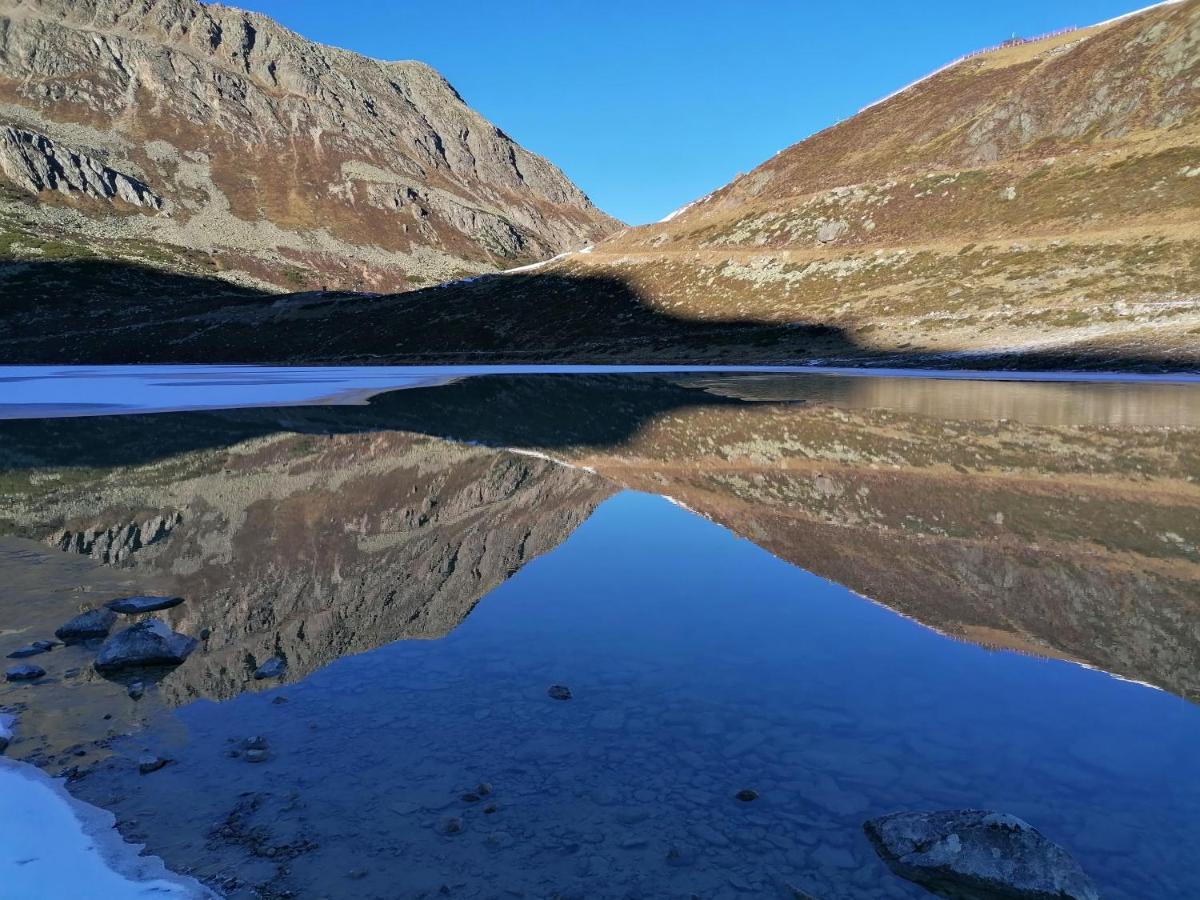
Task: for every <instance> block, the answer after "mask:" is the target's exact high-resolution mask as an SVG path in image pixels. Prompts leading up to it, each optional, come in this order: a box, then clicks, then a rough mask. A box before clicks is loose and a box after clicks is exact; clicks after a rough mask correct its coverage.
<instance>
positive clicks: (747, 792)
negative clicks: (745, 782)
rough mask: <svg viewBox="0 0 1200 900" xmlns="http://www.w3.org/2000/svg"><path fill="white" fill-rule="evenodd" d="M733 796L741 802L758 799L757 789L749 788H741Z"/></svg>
mask: <svg viewBox="0 0 1200 900" xmlns="http://www.w3.org/2000/svg"><path fill="white" fill-rule="evenodd" d="M733 796H734V797H736V798H737V799H738V800H741V801H742V802H743V803H749V802H751V801H752V800H757V799H758V791H755V790H751V789H750V788H743V789H742V790H740V791H738V792H737V793H736V794H734V795H733Z"/></svg>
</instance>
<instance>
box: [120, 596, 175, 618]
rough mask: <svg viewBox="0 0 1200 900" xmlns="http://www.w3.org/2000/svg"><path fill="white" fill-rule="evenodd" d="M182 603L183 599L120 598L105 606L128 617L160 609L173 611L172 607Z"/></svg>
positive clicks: (152, 597) (153, 597)
mask: <svg viewBox="0 0 1200 900" xmlns="http://www.w3.org/2000/svg"><path fill="white" fill-rule="evenodd" d="M182 602H183V598H182V597H155V596H149V595H144V596H138V597H120V598H118V599H116V600H109V601H108V602H107V603H105V604H104V605H105V606H106V607H107V608H108V609H111V610H112V611H113V612H117V613H121V614H122V615H126V616H136V615H139V614H141V613H148V612H158V611H159V610H160V609H171V607H173V606H178V605H179V604H180V603H182Z"/></svg>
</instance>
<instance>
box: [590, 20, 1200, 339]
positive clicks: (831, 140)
mask: <svg viewBox="0 0 1200 900" xmlns="http://www.w3.org/2000/svg"><path fill="white" fill-rule="evenodd" d="M1198 101H1200V2H1195V0H1189V2H1184V3H1177V4H1170V5H1163V6H1159V7H1156V8H1154V9H1151V10H1148V11H1146V12H1143V13H1140V14H1138V15H1134V16H1131V17H1128V18H1125V19H1123V20H1119V21H1117V22H1114V23H1111V24H1108V25H1104V26H1098V27H1093V28H1088V29H1082V30H1078V31H1074V32H1069V33H1067V34H1062V35H1058V36H1055V37H1052V38H1048V39H1045V40H1040V41H1033V42H1029V43H1024V44H1021V45H1018V46H1010V47H1003V48H1000V49H997V50H994V51H991V52H987V53H983V54H980V55H976V56H974V57H971V58H968V59H966V60H964V61H962V62H959V63H958V64H957V65H953V66H951V67H950V68H948V69H946V70H944V71H942V72H940V73H938V74H935V75H934V76H932V77H930V78H927V79H925V80H923V81H921V82H918V83H917V84H915V85H913V86H911V87H909V88H908V89H907V90H904V91H902V92H900V93H899V94H897V95H895V96H893V97H891V98H889V99H887V100H885V101H883V102H881V103H878V104H876V105H873V106H871V107H869V108H867V109H865V110H864V111H862V112H861V113H859V114H858V115H856V116H854V117H853V118H851V119H849V120H847V121H844V122H842V123H840V124H838V125H836V126H834V127H832V128H829V129H827V130H825V131H823V132H821V133H819V134H816V135H814V136H813V137H811V138H809V139H807V140H805V141H802V142H801V143H799V144H797V145H795V146H793V147H791V148H789V149H787V150H785V151H783V152H782V153H780V154H778V155H777V156H776V157H774V158H773V159H771V160H769V161H768V162H766V163H764V164H763V165H761V166H759V167H758V168H757V169H755V170H753V171H752V172H749V173H747V174H745V175H742V176H740V177H739V178H737V179H736V180H735V181H733V182H732V183H731V184H729V185H728V186H726V187H724V188H722V189H721V190H718V191H717V192H715V193H714V194H712V195H711V196H710V197H708V198H705V199H703V200H701V201H700V202H698V203H696V204H694V205H693V206H692V207H690V208H688V209H686V210H685V211H684V212H683V213H681V214H680V215H678V216H676V217H675V218H674V219H672V220H671V221H669V222H666V223H661V224H658V225H653V226H649V227H646V228H639V229H634V230H631V231H628V232H625V233H622V234H620V235H618V236H616V237H614V238H613V239H611V240H610V241H608V242H607V243H606V244H604V245H602V247H601V248H600V250H601V251H603V252H602V253H600V254H598V255H595V256H593V257H592V258H591V259H589V261H588V262H589V263H590V264H592V265H598V266H612V267H620V268H621V269H622V270H624V271H625V272H627V273H628V277H629V278H631V279H636V280H638V281H639V283H641V284H642V285H643V290H644V291H645V292H646V293H647V294H648V295H650V296H652V297H653V298H654V301H655V302H656V303H657V304H658V305H660V306H661V307H663V308H670V309H673V310H675V311H677V313H678V314H679V315H681V316H684V317H696V318H704V317H707V316H720V317H722V318H729V317H730V316H731V314H732V315H734V316H736V317H739V318H745V319H752V320H755V321H769V322H778V321H795V320H798V319H799V320H805V321H808V322H822V323H825V324H827V325H832V326H836V327H839V328H841V329H843V330H845V331H846V332H847V333H848V334H849V335H851V336H853V337H854V338H855V339H856V340H857V342H859V343H861V344H862V345H864V346H866V347H871V348H875V349H879V350H886V351H910V352H911V351H922V350H923V351H935V352H944V351H983V352H986V351H1005V350H1011V349H1014V348H1025V349H1036V348H1044V349H1052V348H1065V347H1077V348H1079V347H1091V348H1098V349H1104V348H1108V349H1109V350H1110V351H1111V352H1113V353H1114V354H1124V355H1129V354H1144V353H1150V354H1152V355H1154V354H1158V355H1163V354H1165V355H1168V356H1176V357H1179V356H1184V357H1186V358H1189V359H1191V360H1196V359H1197V358H1200V351H1198V348H1200V299H1198V297H1200V102H1198Z"/></svg>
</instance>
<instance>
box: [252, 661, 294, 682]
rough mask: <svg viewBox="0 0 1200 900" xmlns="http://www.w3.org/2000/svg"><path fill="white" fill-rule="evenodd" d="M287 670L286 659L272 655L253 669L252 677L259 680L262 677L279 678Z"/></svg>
mask: <svg viewBox="0 0 1200 900" xmlns="http://www.w3.org/2000/svg"><path fill="white" fill-rule="evenodd" d="M286 671H287V660H286V659H284V658H283V657H282V656H272V657H271V658H270V659H268V660H267V661H266V662H265V663H263V664H262V665H261V666H259V667H258V668H257V669H255V670H254V677H255V678H256V679H258V680H259V681H261V680H263V679H264V678H279V677H280V676H281V675H283V673H284V672H286Z"/></svg>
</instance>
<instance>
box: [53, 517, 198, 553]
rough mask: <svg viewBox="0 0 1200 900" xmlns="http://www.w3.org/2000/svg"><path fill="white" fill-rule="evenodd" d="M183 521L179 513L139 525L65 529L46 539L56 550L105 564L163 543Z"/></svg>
mask: <svg viewBox="0 0 1200 900" xmlns="http://www.w3.org/2000/svg"><path fill="white" fill-rule="evenodd" d="M182 521H183V516H182V515H181V514H180V513H178V512H174V513H168V514H166V515H157V516H151V517H150V518H148V519H145V520H144V521H141V522H125V523H122V524H119V525H109V526H105V525H94V526H92V527H90V528H86V529H83V530H78V531H73V530H70V529H66V528H64V529H63V530H62V531H59V532H57V533H56V534H54V535H52V536H51V537H50V538H49V543H51V544H52V545H54V546H55V547H57V548H58V549H59V550H66V551H68V552H70V553H81V554H83V555H84V556H90V557H91V558H92V559H98V560H100V562H106V563H123V562H126V561H127V560H128V559H129V557H130V555H131V554H133V553H136V552H138V551H139V550H142V549H144V548H146V547H150V546H152V545H154V544H158V543H159V542H160V541H163V540H164V539H166V538H167V537H168V536H170V534H171V532H172V531H173V530H174V529H175V527H176V526H178V525H179V524H180V523H181V522H182Z"/></svg>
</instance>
